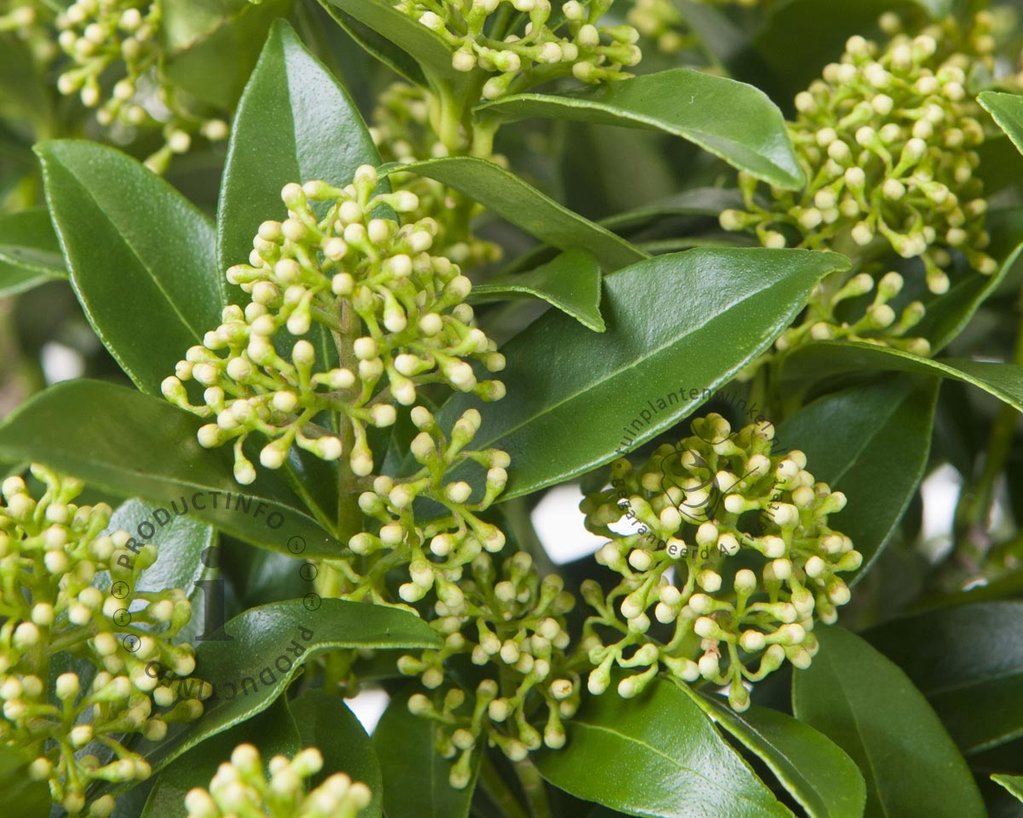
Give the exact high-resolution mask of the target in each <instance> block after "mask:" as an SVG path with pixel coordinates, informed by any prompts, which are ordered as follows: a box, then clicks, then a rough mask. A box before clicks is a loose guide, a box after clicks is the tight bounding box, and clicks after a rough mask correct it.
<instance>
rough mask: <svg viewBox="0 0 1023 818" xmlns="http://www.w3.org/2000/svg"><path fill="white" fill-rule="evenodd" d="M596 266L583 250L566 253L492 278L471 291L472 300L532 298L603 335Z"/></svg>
mask: <svg viewBox="0 0 1023 818" xmlns="http://www.w3.org/2000/svg"><path fill="white" fill-rule="evenodd" d="M600 284H601V279H600V265H599V264H597V260H596V259H595V258H594V257H593V256H591V255H590V254H589V253H587V252H586V251H585V250H568V251H566V252H564V253H562V254H561V255H560V256H558V257H557V258H555V259H554V260H553V261H551V262H548V263H547V264H544V265H542V266H540V267H537V268H536V269H535V270H531V271H530V272H528V273H519V274H517V275H505V276H495V277H494V278H490V279H487V281H486V282H484V283H483V284H477V285H476V286H474V287H473V288H472V300H474V301H489V300H493V299H494V298H495V297H496V298H497V299H498V300H500V299H504V298H513V297H516V296H522V295H525V296H533V297H535V298H539V299H542V300H543V301H546V302H547V303H548V304H550V305H551V306H553V307H557V308H558V309H559V310H561V311H562V312H563V313H565V315H570V316H572V317H573V318H574V319H575V320H576V321H578V322H579V323H580V324H582V325H583V326H584V327H588V328H589V329H591V330H593V331H594V332H603V331H604V330H605V329H606V328H607V327H606V326H605V324H604V319H603V318H602V317H601V315H600Z"/></svg>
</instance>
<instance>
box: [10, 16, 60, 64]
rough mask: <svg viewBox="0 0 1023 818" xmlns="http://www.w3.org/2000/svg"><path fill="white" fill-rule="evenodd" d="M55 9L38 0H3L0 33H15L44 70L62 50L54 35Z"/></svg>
mask: <svg viewBox="0 0 1023 818" xmlns="http://www.w3.org/2000/svg"><path fill="white" fill-rule="evenodd" d="M53 20H54V12H53V9H52V8H50V7H49V6H48V5H47V4H45V3H39V2H35V0H0V35H3V34H13V35H14V36H15V37H17V38H18V39H19V40H21V41H22V42H24V43H25V44H26V45H27V46H28V48H29V50H30V51H31V52H32V57H33V59H34V60H35V65H36V68H37V69H38V70H40V71H45V70H46V69H47V68H48V67H49V66H50V64H51V63H52V62H53V60H54V59H56V57H57V55H58V54H59V53H60V51H59V49H58V48H57V44H56V43H55V42H54V41H53V36H52V35H51V31H52V27H53Z"/></svg>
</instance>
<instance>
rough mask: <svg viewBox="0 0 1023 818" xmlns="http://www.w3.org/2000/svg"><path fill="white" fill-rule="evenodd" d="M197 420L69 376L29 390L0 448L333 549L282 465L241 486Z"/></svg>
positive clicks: (98, 483) (278, 540)
mask: <svg viewBox="0 0 1023 818" xmlns="http://www.w3.org/2000/svg"><path fill="white" fill-rule="evenodd" d="M199 423H200V421H199V420H198V419H197V418H194V417H192V416H191V415H189V414H187V413H186V412H183V411H181V410H180V409H177V408H176V407H174V406H171V405H170V404H169V403H167V402H166V401H163V400H161V399H158V398H151V397H148V396H147V395H142V394H140V393H138V392H136V391H135V390H133V389H129V388H126V387H122V386H114V385H113V384H109V383H101V382H99V381H90V380H75V381H68V382H65V383H60V384H57V385H55V386H52V387H50V388H49V389H47V390H45V391H44V392H40V393H39V394H37V395H34V396H33V397H32V398H31V399H30V400H28V401H27V402H26V403H24V404H22V406H20V407H19V408H18V409H17V410H16V411H15V412H13V413H12V414H11V415H10V416H9V417H8V418H7V419H6V420H5V421H4V423H3V424H2V425H0V458H3V459H4V460H7V461H10V462H17V463H25V462H40V463H44V464H46V465H48V466H51V467H53V468H56V469H58V470H60V471H64V472H66V473H68V474H72V475H74V476H76V477H79V478H81V479H83V480H85V481H87V482H88V483H90V484H92V485H94V486H95V487H96V488H100V489H104V490H106V491H109V492H111V493H112V494H115V495H118V496H121V497H143V498H145V499H147V500H150V501H152V502H155V503H161V504H163V505H167V504H169V503H171V502H174V501H176V502H177V503H178V504H184V503H187V504H188V505H189V509H190V511H191V512H192V513H194V514H195V516H197V517H199V518H200V519H203V520H206V521H207V522H210V523H213V524H214V525H215V526H217V528H219V529H221V530H223V531H225V532H227V533H229V534H232V535H234V536H237V537H240V538H241V539H243V540H246V541H248V542H252V543H255V544H256V545H260V546H262V547H264V548H270V549H272V550H275V551H281V552H283V553H290V552H289V551H288V540H289V539H290V538H292V537H296V536H297V537H301V538H302V539H303V540H304V541H305V544H306V546H307V550H306V552H305V553H306V556H309V557H313V556H321V557H326V556H333V555H336V554H337V552H338V549H339V548H340V543H338V541H337V540H335V539H334V538H333V537H331V536H330V534H328V533H327V532H326V531H324V530H323V529H322V528H321V527H320V526H319V525H318V524H317V523H316V522H315V521H314V520H313V519H312V518H310V517H309V516H308V515H307V514H306V513H305V512H304V511H303V510H302V506H301V503H300V501H299V500H298V498H297V497H295V496H294V494H292V492H291V490H290V489H289V488H288V487H287V485H285V484H284V483H283V480H282V478H281V477H280V476H279V475H277V474H267V473H266V472H265V471H261V473H260V476H259V478H258V479H257V480H256V482H255V483H253V484H252V485H251V486H246V487H242V486H239V485H238V484H237V483H236V482H234V479H233V478H232V466H231V463H232V460H231V453H230V448H229V447H228V448H226V449H214V450H207V449H203V448H202V447H201V446H199V444H198V442H197V441H196V439H195V432H196V429H197V428H198V425H199ZM199 503H202V504H203V505H204V508H199V507H198V505H199ZM214 504H215V505H214Z"/></svg>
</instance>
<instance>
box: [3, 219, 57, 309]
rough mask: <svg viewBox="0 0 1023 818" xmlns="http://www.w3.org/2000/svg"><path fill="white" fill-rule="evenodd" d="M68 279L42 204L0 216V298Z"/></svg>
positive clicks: (55, 235)
mask: <svg viewBox="0 0 1023 818" xmlns="http://www.w3.org/2000/svg"><path fill="white" fill-rule="evenodd" d="M62 278H67V271H66V270H65V269H64V257H63V256H62V255H61V252H60V243H59V242H58V241H57V234H56V233H54V232H53V225H52V224H51V223H50V214H49V212H47V210H46V208H45V207H35V208H31V209H29V210H22V211H20V212H19V213H8V214H7V215H5V216H0V297H3V296H8V295H15V294H16V293H20V292H23V291H25V290H29V289H31V288H32V287H36V286H38V285H40V284H45V283H46V282H47V281H54V280H58V279H62Z"/></svg>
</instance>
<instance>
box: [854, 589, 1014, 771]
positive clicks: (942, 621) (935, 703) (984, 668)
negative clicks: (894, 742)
mask: <svg viewBox="0 0 1023 818" xmlns="http://www.w3.org/2000/svg"><path fill="white" fill-rule="evenodd" d="M1021 624H1023V602H987V603H981V604H976V605H958V606H956V607H953V608H946V609H942V610H935V611H929V612H927V613H924V614H920V615H918V616H912V617H907V618H904V619H897V620H895V621H893V622H888V623H885V624H884V625H881V626H880V627H878V628H874V629H872V630H871V631H870V632H868V634H867V638H868V639H869V640H870V643H871V644H872V645H873V646H874V647H875V648H877V649H878V650H880V651H881V652H882V653H884V654H885V655H886V656H887V657H888V658H889V659H891V660H892V661H893V662H895V663H896V664H897V665H899V667H901V668H902V669H903V670H904V671H905V672H906V674H907V675H908V676H909V678H910V679H912V680H913V682H914V683H915V684H916V685H917V686H918V687H919V688H920V691H921V692H922V693H923V694H924V695H925V696H926V697H927V700H928V701H929V702H930V703H931V706H932V707H934V709H935V711H936V712H937V714H938V715H939V716H940V717H941V720H942V721H943V722H944V723H945V727H946V728H947V729H948V732H949V733H950V734H951V736H952V738H954V739H955V741H956V743H957V744H958V745H959V747H960V748H961V749H962V750H963V752H967V753H970V752H978V751H980V750H984V749H987V748H988V747H995V746H997V745H999V744H1004V743H1005V742H1007V741H1011V740H1012V739H1015V738H1018V737H1019V736H1021V735H1023V713H1021V712H1020V708H1019V702H1020V698H1021V697H1023V629H1021V627H1020V626H1021Z"/></svg>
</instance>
